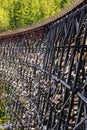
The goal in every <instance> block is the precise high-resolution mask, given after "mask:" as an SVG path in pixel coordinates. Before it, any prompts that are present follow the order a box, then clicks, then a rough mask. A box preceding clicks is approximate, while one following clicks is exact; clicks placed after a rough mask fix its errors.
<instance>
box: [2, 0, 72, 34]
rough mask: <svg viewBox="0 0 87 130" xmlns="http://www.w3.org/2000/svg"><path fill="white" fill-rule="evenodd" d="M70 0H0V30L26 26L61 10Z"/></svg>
mask: <svg viewBox="0 0 87 130" xmlns="http://www.w3.org/2000/svg"><path fill="white" fill-rule="evenodd" d="M71 1H72V0H0V32H2V31H7V30H8V31H10V30H13V29H17V28H23V27H27V26H29V25H31V24H34V23H36V22H40V21H42V20H43V19H46V18H48V17H49V16H52V15H54V14H55V13H57V12H59V11H61V9H62V8H63V7H65V6H67V5H69V4H70V2H71Z"/></svg>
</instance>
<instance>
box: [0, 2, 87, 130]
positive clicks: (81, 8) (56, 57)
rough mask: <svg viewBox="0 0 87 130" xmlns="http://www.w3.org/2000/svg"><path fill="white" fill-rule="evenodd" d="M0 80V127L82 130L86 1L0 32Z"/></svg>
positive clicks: (86, 118) (85, 117) (86, 107)
mask: <svg viewBox="0 0 87 130" xmlns="http://www.w3.org/2000/svg"><path fill="white" fill-rule="evenodd" d="M0 82H1V83H3V84H4V86H5V87H4V88H2V89H4V91H6V93H7V94H4V95H3V96H1V97H0V101H1V100H3V99H5V100H6V101H7V100H8V103H6V104H4V105H3V106H2V107H4V108H5V110H6V115H7V121H6V123H5V124H3V126H0V129H3V128H4V129H6V130H87V1H86V0H76V1H75V2H74V3H72V5H71V6H69V7H68V8H65V9H64V10H63V11H62V12H61V13H59V14H57V15H56V16H53V17H51V18H50V19H47V20H45V21H44V22H41V23H39V24H36V25H33V26H30V27H29V28H25V29H22V30H16V31H13V32H11V33H10V32H7V33H6V32H5V33H1V34H0ZM0 91H1V90H0ZM0 105H1V104H0ZM8 117H9V118H10V119H8Z"/></svg>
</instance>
